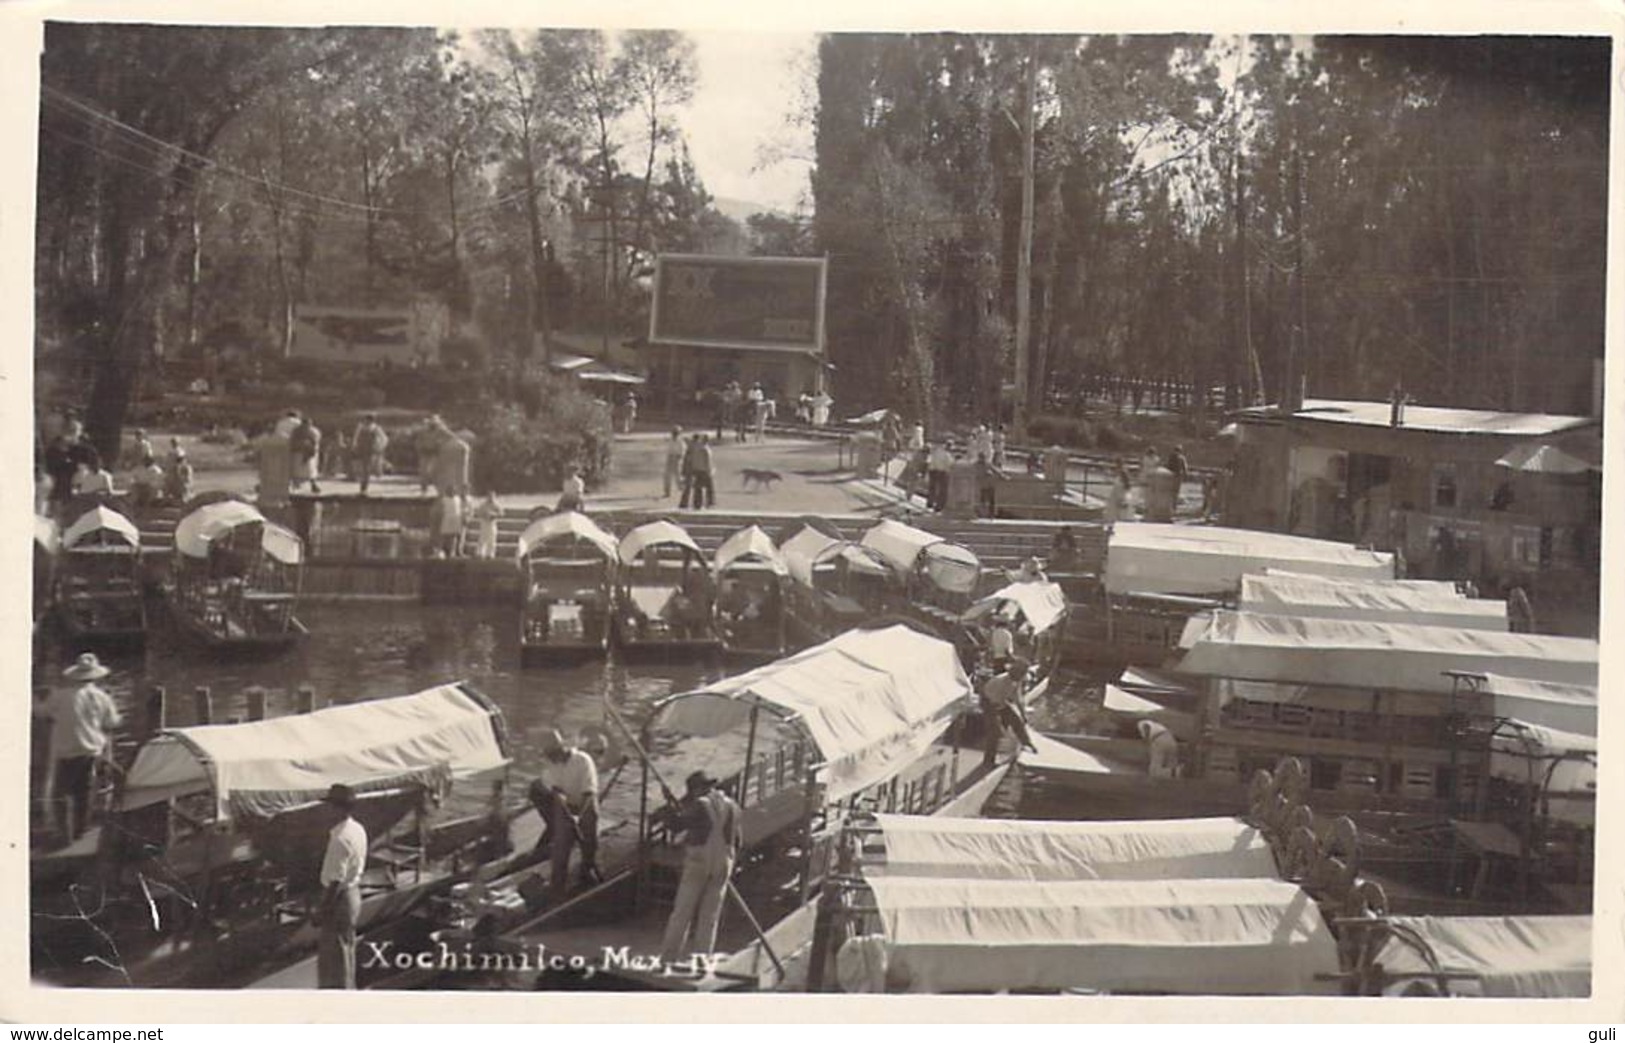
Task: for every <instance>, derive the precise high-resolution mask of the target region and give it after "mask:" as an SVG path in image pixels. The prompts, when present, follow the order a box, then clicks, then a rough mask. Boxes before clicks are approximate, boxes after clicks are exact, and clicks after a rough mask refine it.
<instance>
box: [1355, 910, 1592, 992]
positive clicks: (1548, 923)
mask: <svg viewBox="0 0 1625 1043" xmlns="http://www.w3.org/2000/svg"><path fill="white" fill-rule="evenodd" d="M1360 929H1361V930H1362V931H1364V932H1369V937H1368V938H1367V939H1366V940H1365V942H1364V945H1363V946H1362V949H1363V959H1362V962H1361V965H1360V966H1359V968H1357V972H1356V973H1357V980H1358V982H1359V992H1360V994H1361V995H1364V996H1421V997H1438V996H1471V997H1491V998H1496V999H1583V998H1586V997H1588V996H1590V995H1591V973H1592V957H1591V944H1592V918H1591V917H1589V916H1390V917H1384V918H1380V919H1373V920H1372V921H1371V922H1370V924H1369V926H1366V925H1360Z"/></svg>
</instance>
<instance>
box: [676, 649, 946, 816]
mask: <svg viewBox="0 0 1625 1043" xmlns="http://www.w3.org/2000/svg"><path fill="white" fill-rule="evenodd" d="M971 694H972V689H971V684H970V679H969V678H968V677H966V675H965V668H964V667H963V666H961V665H960V662H959V654H958V652H957V651H956V650H955V649H954V646H953V645H951V644H949V643H948V642H946V641H939V640H938V639H936V638H934V637H928V636H926V635H924V634H921V633H919V632H918V631H916V630H912V629H910V628H908V627H906V626H901V625H898V626H892V627H887V628H885V629H882V630H849V631H847V632H846V633H844V634H842V635H840V636H839V637H837V638H835V639H833V640H831V641H826V642H824V643H823V644H821V645H816V646H814V647H812V648H809V649H807V650H806V651H804V652H800V653H798V654H796V655H793V656H790V657H789V658H786V659H781V660H779V661H777V662H774V663H769V664H768V665H766V666H763V667H760V668H758V669H756V670H752V671H750V672H748V673H745V674H740V675H739V676H737V677H730V678H725V679H723V680H721V681H718V682H717V683H716V684H713V685H709V686H707V687H705V688H701V689H698V690H696V691H692V692H684V693H682V694H680V695H675V696H672V697H671V698H670V699H667V700H665V701H664V702H662V703H661V704H660V705H659V706H657V707H656V708H655V718H654V721H655V724H656V725H657V726H659V727H662V728H665V729H669V730H671V731H676V732H681V733H683V734H687V735H695V736H715V735H721V734H723V733H724V732H727V731H730V730H732V729H734V728H737V727H739V726H741V725H743V724H745V723H746V722H747V721H748V719H749V718H750V713H751V710H752V709H753V708H757V707H759V708H760V709H761V710H765V711H767V712H768V713H771V714H774V715H775V716H777V717H779V718H781V719H783V720H785V721H786V722H788V723H791V724H793V726H794V727H796V728H798V729H799V730H801V731H802V732H803V733H804V734H805V735H806V736H807V738H808V739H809V740H811V742H812V743H813V744H814V745H815V746H817V748H818V752H819V753H820V754H821V755H822V757H823V760H824V765H823V767H822V769H821V770H820V772H819V775H820V778H819V781H820V782H821V783H822V784H823V785H824V787H825V790H826V798H827V799H828V800H831V801H836V800H840V799H842V798H844V797H847V796H850V795H851V794H853V793H856V792H858V791H860V790H862V789H865V788H866V787H868V786H871V785H873V784H874V783H877V782H880V781H883V780H884V779H886V778H889V777H890V776H892V775H894V774H896V772H898V771H899V770H901V769H902V768H903V767H905V766H906V765H907V764H909V763H911V762H912V761H914V760H917V759H918V758H919V757H920V756H921V755H922V754H923V753H924V752H925V751H926V749H928V748H929V747H930V746H931V744H932V743H933V742H935V741H936V740H937V739H938V738H939V737H940V736H941V735H942V733H943V732H944V731H946V730H947V728H948V726H949V725H950V724H951V723H952V722H953V719H954V717H955V716H956V715H957V714H958V713H959V712H960V711H962V710H964V709H965V708H966V707H968V706H969V705H970V698H971Z"/></svg>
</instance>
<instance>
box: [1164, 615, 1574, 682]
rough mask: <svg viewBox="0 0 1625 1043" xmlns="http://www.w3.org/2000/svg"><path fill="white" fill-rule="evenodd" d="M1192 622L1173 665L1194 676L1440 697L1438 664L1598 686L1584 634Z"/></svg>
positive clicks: (1219, 619)
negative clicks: (1185, 646) (1181, 652)
mask: <svg viewBox="0 0 1625 1043" xmlns="http://www.w3.org/2000/svg"><path fill="white" fill-rule="evenodd" d="M1192 627H1193V628H1194V635H1195V636H1194V640H1190V641H1189V646H1188V651H1186V652H1185V654H1184V656H1183V657H1182V658H1181V659H1180V661H1179V664H1178V667H1177V669H1178V671H1179V672H1180V673H1183V674H1189V675H1194V676H1200V677H1220V678H1236V679H1240V680H1248V681H1273V682H1280V683H1284V684H1301V685H1313V686H1317V687H1340V688H1356V689H1363V690H1365V691H1372V690H1386V691H1400V692H1432V693H1441V694H1449V693H1450V691H1451V690H1452V681H1451V679H1450V678H1449V677H1447V676H1445V671H1447V670H1455V671H1470V672H1479V673H1494V674H1505V675H1510V676H1514V677H1524V678H1530V679H1533V680H1539V681H1549V682H1555V683H1558V684H1578V685H1595V684H1596V683H1597V642H1595V641H1591V640H1587V639H1584V638H1573V637H1551V636H1548V635H1544V634H1503V633H1498V632H1496V631H1492V630H1464V629H1462V628H1460V627H1428V626H1410V625H1406V624H1400V623H1370V622H1363V621H1353V620H1340V619H1306V618H1302V617H1297V616H1273V615H1260V614H1258V613H1253V612H1229V611H1222V610H1221V611H1217V612H1213V613H1211V614H1209V615H1206V616H1204V617H1202V619H1201V620H1200V621H1199V622H1198V621H1193V623H1192ZM1190 636H1191V633H1190V632H1189V631H1188V632H1187V638H1189V637H1190Z"/></svg>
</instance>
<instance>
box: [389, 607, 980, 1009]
mask: <svg viewBox="0 0 1625 1043" xmlns="http://www.w3.org/2000/svg"><path fill="white" fill-rule="evenodd" d="M971 699H972V690H971V687H970V682H969V678H968V677H967V676H966V675H965V672H964V669H963V667H962V666H961V665H960V663H959V660H958V655H957V653H956V652H955V650H954V649H953V646H952V645H950V644H948V643H947V642H944V641H939V640H937V639H935V638H931V637H929V636H926V635H924V634H921V633H919V632H917V631H914V630H911V629H909V628H907V627H903V626H897V627H892V628H889V629H886V630H878V631H854V632H851V633H848V634H844V635H842V636H841V637H840V638H837V639H835V640H834V641H830V642H827V643H825V644H823V645H820V646H817V647H815V648H811V649H807V650H806V651H804V652H801V653H799V654H797V655H793V656H790V657H789V658H787V659H783V660H780V661H778V662H775V663H770V664H768V665H766V666H763V667H760V668H757V669H756V670H752V671H750V672H748V673H745V674H742V675H739V676H737V677H732V678H727V679H724V680H722V681H719V682H717V683H716V684H713V685H710V686H707V687H705V688H702V689H698V690H696V691H692V692H685V693H681V694H679V695H675V696H672V697H670V698H668V699H666V700H663V701H662V702H661V703H660V704H658V705H657V706H656V707H655V708H654V709H653V710H652V712H651V714H650V717H649V719H648V721H647V722H646V724H645V726H644V728H643V730H642V745H643V746H644V747H645V748H654V749H657V750H670V751H671V752H670V753H666V754H662V755H661V761H660V763H659V764H656V763H654V762H650V761H647V760H646V761H645V762H644V770H643V777H642V779H641V780H640V783H641V786H642V789H643V798H642V801H641V811H640V816H639V823H638V827H639V828H638V834H639V842H638V845H637V847H636V848H635V850H634V852H632V853H631V857H630V860H629V863H628V864H626V865H624V866H623V867H622V868H620V869H619V870H618V871H615V872H612V873H611V874H610V876H609V878H608V879H607V880H606V881H605V882H604V883H603V884H601V885H599V886H597V887H595V888H593V889H591V890H589V891H586V892H583V893H582V894H580V895H577V896H576V897H574V898H572V899H570V900H569V901H566V902H564V903H562V904H558V905H554V906H552V907H549V908H546V909H541V910H537V909H536V908H535V907H534V906H533V907H532V908H531V909H530V913H529V915H528V917H522V918H519V919H518V922H515V920H514V918H513V917H509V918H507V923H508V924H510V925H511V926H510V927H509V929H508V930H507V931H506V932H505V934H504V935H503V950H504V951H506V952H508V953H510V954H528V956H527V957H526V960H527V962H526V963H525V964H524V965H523V966H512V967H508V968H506V969H505V970H504V971H503V973H502V974H501V975H499V977H502V978H505V979H507V980H506V983H505V984H493V982H492V980H491V978H490V977H489V976H486V975H481V974H478V973H468V971H469V970H470V969H471V968H469V967H468V966H467V965H466V964H458V963H457V961H456V957H457V955H458V954H459V953H465V954H466V953H468V952H470V947H469V945H468V944H467V943H466V942H465V941H462V940H458V941H456V942H454V943H453V942H447V940H446V936H445V935H443V934H437V933H436V929H435V927H434V926H432V925H430V924H428V923H423V924H419V925H418V926H417V929H416V933H415V934H411V935H408V934H406V933H404V931H403V933H401V934H397V935H396V936H394V937H393V938H392V939H390V941H391V951H403V952H413V951H420V950H422V949H427V951H431V952H440V951H442V950H441V949H440V948H439V946H441V945H442V944H446V945H447V951H448V952H449V954H450V956H451V958H452V960H451V962H452V966H451V967H450V969H447V970H437V969H435V968H433V967H431V968H429V969H418V968H411V967H401V968H398V969H394V970H393V971H391V970H390V969H389V968H381V969H380V971H379V973H377V974H376V975H374V976H373V977H372V978H371V980H370V982H368V983H367V986H370V987H373V988H387V989H404V988H435V989H457V988H492V987H498V988H501V987H517V988H527V989H528V988H578V989H579V988H585V989H611V990H627V989H671V990H680V991H710V990H715V989H737V988H749V987H754V985H755V982H754V979H752V978H749V977H747V976H745V975H729V976H717V975H711V976H709V977H701V976H697V975H688V974H685V973H684V972H683V970H682V968H681V967H678V966H675V965H673V966H664V965H659V961H658V960H655V959H654V954H657V953H658V951H659V948H660V938H661V934H662V930H663V927H664V923H665V920H666V917H667V915H668V911H669V908H670V905H669V902H670V896H671V893H672V889H673V888H674V886H675V884H676V881H677V877H678V873H679V868H680V864H681V859H682V851H681V848H680V846H679V845H678V844H677V840H678V838H677V837H676V836H674V835H673V834H672V832H671V830H670V825H669V822H670V820H669V817H668V815H667V814H666V812H665V811H664V810H656V805H657V802H658V797H657V796H656V793H657V792H658V789H659V787H660V785H661V783H662V777H663V776H666V775H667V773H669V774H670V777H671V778H672V779H673V780H675V779H676V778H678V777H680V776H681V775H682V774H683V773H684V772H685V771H686V770H687V768H688V767H689V766H692V762H687V763H686V764H685V758H686V757H687V756H692V755H686V754H685V753H684V746H683V744H682V741H681V739H680V738H678V737H681V736H700V737H704V738H707V739H708V740H710V741H709V742H708V743H707V746H708V748H710V749H713V750H714V749H717V748H722V749H726V750H728V751H729V753H728V754H726V756H730V757H732V756H738V755H740V753H742V754H743V758H742V759H743V766H742V767H741V769H740V770H739V771H737V772H735V773H733V774H732V775H730V776H729V777H727V778H725V779H724V780H723V785H724V786H725V787H727V788H728V789H730V790H731V792H732V793H733V794H734V795H735V797H736V799H737V800H738V802H739V804H740V806H741V809H742V827H743V831H744V845H743V852H744V853H743V855H742V857H741V861H740V868H739V869H738V870H737V871H736V874H735V879H736V881H737V883H738V887H739V891H740V899H739V901H741V902H745V903H747V904H748V907H749V909H750V913H751V915H750V916H749V917H746V916H744V915H743V914H742V913H741V912H740V910H739V906H738V904H734V905H730V906H729V907H728V908H727V909H726V910H725V915H724V918H723V931H722V936H721V941H720V944H721V945H722V946H723V947H724V948H725V949H728V950H734V949H738V950H741V951H746V950H751V949H752V946H753V945H754V946H759V945H760V939H759V937H758V936H757V934H756V931H755V929H754V928H753V927H752V922H753V921H754V922H755V923H756V924H758V925H759V924H761V923H772V922H774V921H775V920H777V919H778V918H779V916H781V915H784V914H789V915H791V916H793V917H795V918H796V922H797V923H798V924H799V923H803V922H810V919H809V918H810V907H808V906H807V900H808V898H809V897H810V896H811V894H812V893H813V892H814V891H815V890H816V888H817V887H818V886H819V885H820V881H821V880H822V878H823V877H824V876H825V875H826V874H827V873H828V872H829V871H830V867H831V858H832V854H833V852H832V845H833V842H834V840H835V838H836V836H837V835H838V833H839V831H840V828H841V824H842V823H843V822H844V821H845V820H846V819H847V818H849V817H850V816H852V815H855V814H858V813H859V812H860V810H861V809H865V808H879V809H881V810H887V811H899V812H906V813H910V814H929V813H932V812H944V813H950V814H961V815H964V814H976V813H978V812H979V811H980V809H981V807H982V805H983V804H984V803H985V802H986V801H987V799H988V798H989V796H991V794H992V792H993V790H994V789H995V788H996V787H997V785H998V784H999V782H1000V781H1001V780H1002V778H1003V777H1004V775H1005V773H1006V771H1007V770H1008V763H1001V764H998V765H997V766H996V767H995V768H994V769H992V770H991V771H990V770H987V769H985V768H983V767H982V766H981V763H980V756H979V751H976V753H974V754H971V755H969V756H968V757H967V758H965V759H966V760H968V761H969V762H970V763H969V765H967V768H968V770H966V771H964V772H963V773H961V771H960V761H961V757H960V756H959V747H958V745H957V743H956V742H955V739H954V735H953V731H954V729H955V727H956V725H957V724H958V722H960V721H961V720H962V719H963V715H964V711H965V710H966V709H967V708H968V707H969V706H970V704H971ZM730 740H731V741H730ZM661 764H663V765H664V767H661V766H660V765H661ZM657 773H658V774H657ZM522 890H523V889H522ZM774 930H778V928H774ZM767 934H768V935H769V936H770V937H771V936H772V934H773V931H771V930H770V931H768V932H767ZM754 951H756V952H757V953H758V958H760V959H763V960H767V959H770V957H765V956H763V955H761V950H760V949H755V950H754ZM474 958H478V953H475V954H474ZM442 966H444V964H442ZM589 967H590V968H591V973H590V976H589V975H588V974H587V972H586V969H587V968H589ZM509 971H511V972H513V973H509ZM364 987H366V986H364Z"/></svg>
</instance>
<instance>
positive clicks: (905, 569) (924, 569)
mask: <svg viewBox="0 0 1625 1043" xmlns="http://www.w3.org/2000/svg"><path fill="white" fill-rule="evenodd" d="M861 544H862V546H864V547H866V548H868V549H869V550H871V551H873V552H874V553H875V554H877V555H879V556H880V558H881V559H882V560H883V561H885V562H886V564H887V565H889V566H890V567H891V569H892V571H893V572H894V573H895V574H896V575H897V577H898V579H899V580H901V581H902V583H903V585H904V590H903V593H904V596H905V597H906V598H907V599H908V603H909V604H910V605H915V606H927V607H932V608H937V609H945V610H948V611H950V612H956V613H957V612H961V611H964V609H965V608H967V607H968V606H969V605H970V603H971V600H972V599H973V598H974V596H975V594H976V591H977V588H978V587H979V586H980V584H981V580H982V563H981V561H980V560H979V559H978V558H977V557H976V555H975V554H973V553H971V551H970V550H969V549H967V548H965V547H961V546H960V545H959V544H957V543H950V542H948V541H947V540H946V539H944V538H943V537H941V536H938V535H936V534H935V533H930V532H926V531H925V530H923V529H917V528H915V527H914V526H912V525H905V524H903V523H902V522H900V521H894V520H893V519H890V518H887V519H884V520H882V521H881V522H879V523H878V524H876V525H875V526H874V527H873V528H871V529H869V530H868V531H867V532H865V533H864V534H863V539H862V541H861Z"/></svg>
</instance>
